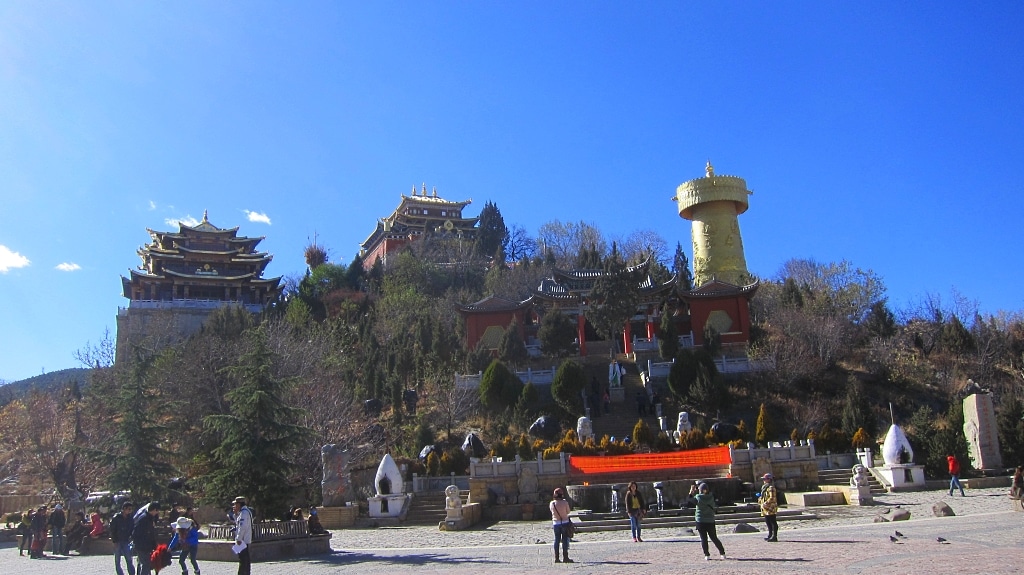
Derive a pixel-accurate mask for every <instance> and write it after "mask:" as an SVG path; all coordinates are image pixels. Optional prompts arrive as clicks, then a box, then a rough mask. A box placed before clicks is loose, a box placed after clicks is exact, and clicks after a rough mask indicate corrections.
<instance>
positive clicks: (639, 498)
mask: <svg viewBox="0 0 1024 575" xmlns="http://www.w3.org/2000/svg"><path fill="white" fill-rule="evenodd" d="M646 509H647V506H646V505H644V496H643V495H640V491H639V489H638V488H637V486H636V481H630V482H629V487H627V488H626V513H627V514H628V515H629V530H630V531H632V532H633V543H637V542H643V539H641V538H640V520H641V519H643V517H644V514H645V511H646Z"/></svg>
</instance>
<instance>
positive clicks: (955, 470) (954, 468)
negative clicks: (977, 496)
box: [946, 455, 967, 497]
mask: <svg viewBox="0 0 1024 575" xmlns="http://www.w3.org/2000/svg"><path fill="white" fill-rule="evenodd" d="M946 462H947V463H949V477H950V480H949V496H950V497H952V496H953V489H959V490H960V497H967V494H966V493H964V486H963V485H960V462H959V461H958V460H957V458H956V456H955V455H947V456H946Z"/></svg>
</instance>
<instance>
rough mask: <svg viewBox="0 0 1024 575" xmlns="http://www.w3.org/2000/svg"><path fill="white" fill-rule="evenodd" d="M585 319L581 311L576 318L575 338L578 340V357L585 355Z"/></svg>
mask: <svg viewBox="0 0 1024 575" xmlns="http://www.w3.org/2000/svg"><path fill="white" fill-rule="evenodd" d="M586 325H587V318H586V316H584V315H583V311H580V313H579V314H578V315H577V316H576V337H578V338H579V340H580V356H584V355H587V330H586Z"/></svg>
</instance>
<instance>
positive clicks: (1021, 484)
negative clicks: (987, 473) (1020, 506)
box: [1010, 465, 1024, 499]
mask: <svg viewBox="0 0 1024 575" xmlns="http://www.w3.org/2000/svg"><path fill="white" fill-rule="evenodd" d="M1022 494H1024V467H1021V466H1020V465H1018V466H1017V469H1015V470H1014V472H1013V480H1012V481H1011V482H1010V497H1012V498H1014V499H1020V498H1021V495H1022Z"/></svg>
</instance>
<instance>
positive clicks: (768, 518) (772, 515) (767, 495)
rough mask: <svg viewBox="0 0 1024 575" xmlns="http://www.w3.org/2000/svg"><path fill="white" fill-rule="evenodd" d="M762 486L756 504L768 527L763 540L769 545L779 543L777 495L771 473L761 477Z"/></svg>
mask: <svg viewBox="0 0 1024 575" xmlns="http://www.w3.org/2000/svg"><path fill="white" fill-rule="evenodd" d="M761 479H762V480H763V481H764V485H762V486H761V493H760V495H758V497H757V503H758V505H760V506H761V515H763V516H764V524H765V525H766V526H767V527H768V536H767V537H765V538H764V540H765V541H768V542H769V543H778V541H779V518H778V513H779V493H778V491H776V490H775V485H774V484H773V483H772V481H774V480H775V478H774V477H773V476H772V474H771V473H765V474H764V475H763V476H761Z"/></svg>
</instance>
